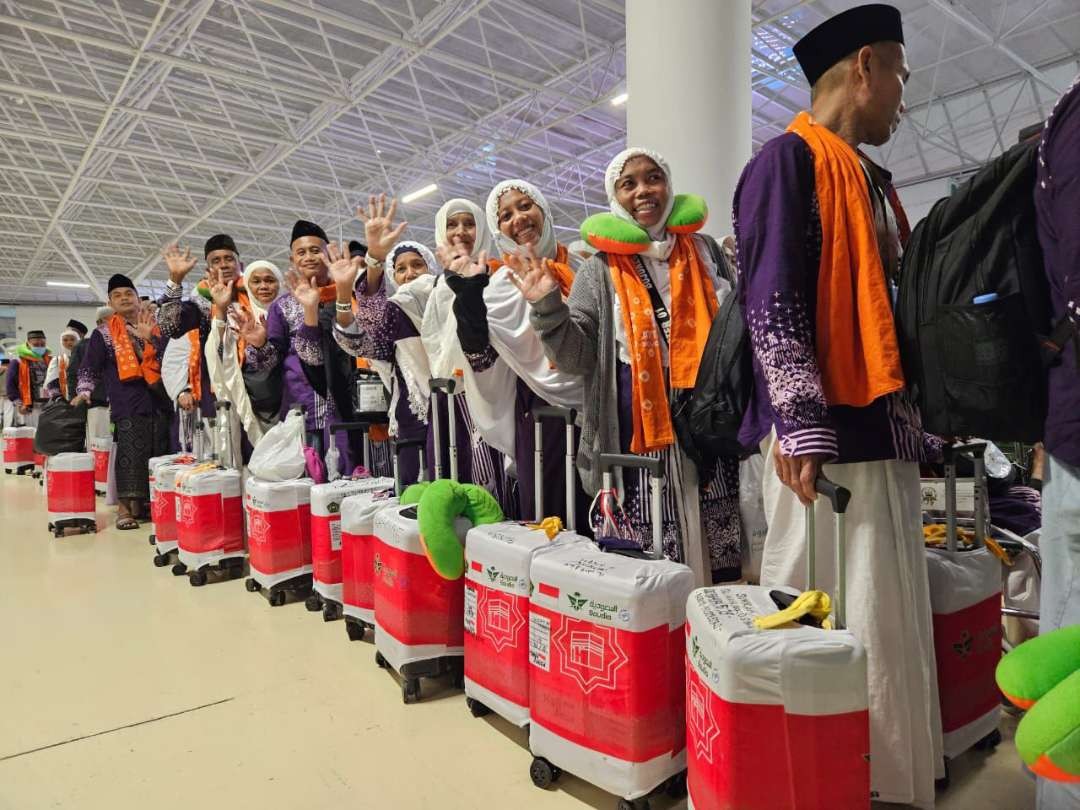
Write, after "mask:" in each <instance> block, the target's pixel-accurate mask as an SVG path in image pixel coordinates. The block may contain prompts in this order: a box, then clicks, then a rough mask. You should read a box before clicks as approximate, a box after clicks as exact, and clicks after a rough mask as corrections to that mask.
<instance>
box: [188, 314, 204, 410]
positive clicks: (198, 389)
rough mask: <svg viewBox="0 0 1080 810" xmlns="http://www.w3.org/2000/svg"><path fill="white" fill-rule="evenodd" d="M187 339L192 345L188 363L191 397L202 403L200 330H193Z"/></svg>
mask: <svg viewBox="0 0 1080 810" xmlns="http://www.w3.org/2000/svg"><path fill="white" fill-rule="evenodd" d="M187 339H188V342H189V343H190V344H191V348H190V349H189V350H188V361H187V374H188V386H190V388H191V395H192V396H193V397H194V398H195V401H196V402H202V352H201V351H200V348H201V344H200V343H199V330H198V329H192V330H191V331H190V332H188V333H187Z"/></svg>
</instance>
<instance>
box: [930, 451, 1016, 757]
mask: <svg viewBox="0 0 1080 810" xmlns="http://www.w3.org/2000/svg"><path fill="white" fill-rule="evenodd" d="M985 451H986V445H985V444H972V445H962V446H958V447H946V448H945V514H946V518H945V521H946V527H947V528H946V547H945V548H943V549H942V548H927V549H926V565H927V574H928V575H929V579H930V609H931V611H932V613H933V618H934V655H935V658H936V659H937V675H938V693H939V695H940V701H941V723H942V731H943V732H944V741H945V758H946V760H949V759H954V758H955V757H958V756H960V754H962V753H964V752H965V751H967V750H968V749H969V748H972V747H979V748H992V747H994V746H996V745H997V744H998V743H999V742H1001V732H1000V731H999V730H998V724H999V722H1000V720H1001V699H1000V693H999V691H998V688H997V682H996V680H995V678H994V673H995V671H996V670H997V665H998V662H999V661H1000V660H1001V563H1000V561H999V560H998V558H997V557H995V556H994V555H993V554H992V553H991V552H990V550H989V549H988V548H987V547H986V542H985V539H986V496H985V493H986V478H985V464H984V461H983V454H984V452H985ZM960 453H966V454H968V455H971V456H972V457H973V459H974V462H975V497H974V509H973V511H974V527H975V546H974V547H972V548H970V549H961V548H960V547H959V544H958V543H957V531H956V530H957V503H956V501H957V498H956V455H957V454H960Z"/></svg>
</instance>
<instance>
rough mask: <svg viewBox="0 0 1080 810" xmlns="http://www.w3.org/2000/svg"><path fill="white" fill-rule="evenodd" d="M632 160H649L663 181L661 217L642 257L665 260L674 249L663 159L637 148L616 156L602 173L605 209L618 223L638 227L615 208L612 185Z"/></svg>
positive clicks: (672, 198) (670, 196)
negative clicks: (606, 199)
mask: <svg viewBox="0 0 1080 810" xmlns="http://www.w3.org/2000/svg"><path fill="white" fill-rule="evenodd" d="M636 157H647V158H649V159H650V160H652V161H653V162H654V163H655V164H656V165H657V166H659V167H660V171H662V172H663V173H664V177H666V178H667V186H668V199H667V206H666V207H665V208H664V213H663V216H661V217H660V220H659V222H657V223H656V225H653V226H652V227H651V228H649V237H650V238H651V239H652V240H653V241H652V244H651V245H649V247H648V249H647V250H645V251H644V253H645V255H646V256H651V257H653V258H655V259H667V257H668V256H670V255H671V250H672V248H674V247H675V235H674V234H671V233H668V231H667V221H668V217H670V216H671V209H672V207H673V206H674V205H675V191H674V187H673V185H672V182H671V167H670V166H668V162H667V161H666V160H664V158H663V157H661V156H660V155H659V154H658V153H657V152H654V151H652V150H651V149H644V148H642V147H640V146H632V147H630V148H629V149H624V150H623V151H621V152H619V154H617V155H616V156H615V157H614V158H613V159H612V161H611V163H609V164H608V167H607V170H606V171H605V172H604V191H606V192H607V198H608V205H609V206H610V207H611V213H613V214H614V215H615V216H617V217H619V219H625V220H626V221H627V222H632V223H634V224H635V225H637V224H638V223H637V220H636V219H634V215H633V214H631V213H630V212H629V211H627V210H626V209H625V208H623V207H622V206H621V205H619V203H618V201H617V200H616V199H615V184H616V183H617V182H618V180H619V176H620V175H621V174H622V170H623V169H624V168H626V164H627V163H629V162H630V160H631V159H632V158H636Z"/></svg>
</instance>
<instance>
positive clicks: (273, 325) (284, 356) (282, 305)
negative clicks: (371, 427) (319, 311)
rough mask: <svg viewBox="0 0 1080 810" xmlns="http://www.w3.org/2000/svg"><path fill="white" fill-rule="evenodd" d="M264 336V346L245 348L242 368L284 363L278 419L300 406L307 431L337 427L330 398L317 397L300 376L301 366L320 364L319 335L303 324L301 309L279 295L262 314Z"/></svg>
mask: <svg viewBox="0 0 1080 810" xmlns="http://www.w3.org/2000/svg"><path fill="white" fill-rule="evenodd" d="M321 306H333V304H332V303H331V304H329V305H327V304H322V305H321ZM266 336H267V340H266V343H265V344H263V345H262V346H261V347H259V348H255V347H254V346H251V345H249V346H248V347H247V349H246V355H245V358H244V363H245V368H248V369H250V370H252V371H268V370H269V369H272V368H275V367H277V366H278V365H279V364H284V367H285V368H284V375H283V377H284V380H283V382H284V386H285V389H284V394H283V396H282V398H281V416H282V417H284V415H285V414H286V413H287V412H288V411H289V409H290V408H291V407H293V406H294V405H302V406H303V407H304V409H305V418H304V422H305V426H306V429H307V430H308V431H316V430H323V429H325V428H326V427H327V425H328V424H329V425H334V424H337V422H338V421H339V420H338V418H337V409H336V408H335V407H334V402H333V397H331V398H330V399H327V398H326V397H323V396H322V395H320V394H319V392H318V391H316V390H315V389H314V388H312V387H311V383H310V382H308V378H307V375H306V374H304V364H307V365H309V366H314V367H321V366H322V365H323V350H322V333H321V331H320V330H319V327H317V326H308V325H307V324H305V323H304V307H303V305H302V304H301V303H300V302H299V301H297V300H296V298H294V297H293V296H292V295H283V296H282V297H281V298H278V299H277V300H276V301H274V303H272V304H271V305H270V309H268V310H267V313H266ZM301 360H302V362H301Z"/></svg>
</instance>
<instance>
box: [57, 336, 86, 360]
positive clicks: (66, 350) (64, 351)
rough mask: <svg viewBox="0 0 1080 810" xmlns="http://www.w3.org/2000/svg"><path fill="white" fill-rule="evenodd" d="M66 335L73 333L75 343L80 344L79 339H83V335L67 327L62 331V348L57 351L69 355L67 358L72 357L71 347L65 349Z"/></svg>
mask: <svg viewBox="0 0 1080 810" xmlns="http://www.w3.org/2000/svg"><path fill="white" fill-rule="evenodd" d="M64 335H71V336H72V337H73V338H75V345H78V344H79V341H81V340H82V335H80V334H79V333H78V332H76V331H75V330H74V329H65V330H64V331H63V332H61V333H60V348H59V350H58V351H57V354H58V355H63V356H64V357H67V358H70V357H71V349H65V348H64Z"/></svg>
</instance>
